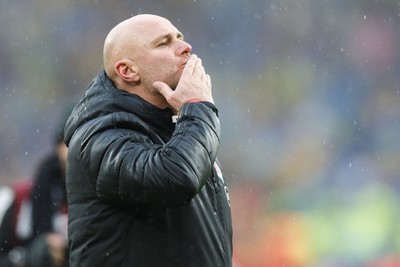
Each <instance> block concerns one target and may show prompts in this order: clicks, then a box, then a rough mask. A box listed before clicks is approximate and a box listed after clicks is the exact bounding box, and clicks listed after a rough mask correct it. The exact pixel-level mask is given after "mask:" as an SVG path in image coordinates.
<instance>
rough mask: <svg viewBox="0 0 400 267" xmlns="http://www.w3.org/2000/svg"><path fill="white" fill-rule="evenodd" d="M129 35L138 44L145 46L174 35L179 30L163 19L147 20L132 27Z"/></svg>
mask: <svg viewBox="0 0 400 267" xmlns="http://www.w3.org/2000/svg"><path fill="white" fill-rule="evenodd" d="M130 32H131V34H132V36H133V38H134V39H136V41H138V43H139V44H141V45H144V46H147V45H150V44H151V43H152V42H153V41H155V40H157V39H158V38H160V37H162V36H166V35H169V34H172V35H176V34H177V33H180V32H179V30H178V29H177V28H176V27H175V26H174V25H172V23H171V22H170V21H169V20H167V19H164V18H161V17H155V18H148V19H144V20H142V21H138V22H137V23H135V24H133V25H132V28H131V31H130Z"/></svg>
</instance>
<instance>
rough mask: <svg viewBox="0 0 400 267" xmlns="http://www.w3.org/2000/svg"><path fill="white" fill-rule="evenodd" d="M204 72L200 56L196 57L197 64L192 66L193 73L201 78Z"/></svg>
mask: <svg viewBox="0 0 400 267" xmlns="http://www.w3.org/2000/svg"><path fill="white" fill-rule="evenodd" d="M204 74H205V70H204V67H203V64H202V61H201V59H200V58H198V59H197V64H196V66H195V68H194V71H193V75H195V76H198V77H200V78H201V79H203V75H204Z"/></svg>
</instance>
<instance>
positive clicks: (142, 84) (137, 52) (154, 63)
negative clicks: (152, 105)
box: [103, 14, 192, 95]
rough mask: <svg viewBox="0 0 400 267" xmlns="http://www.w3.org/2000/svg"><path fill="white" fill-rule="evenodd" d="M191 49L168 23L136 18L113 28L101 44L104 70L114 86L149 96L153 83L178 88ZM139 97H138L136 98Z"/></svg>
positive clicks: (153, 16)
mask: <svg viewBox="0 0 400 267" xmlns="http://www.w3.org/2000/svg"><path fill="white" fill-rule="evenodd" d="M191 50H192V47H191V46H190V45H189V44H188V43H186V42H185V41H184V39H183V35H182V33H180V32H179V31H178V29H177V28H176V27H175V26H173V25H172V24H171V22H170V21H168V20H167V19H165V18H163V17H160V16H156V15H149V14H143V15H137V16H134V17H132V18H130V19H127V20H125V21H123V22H121V23H120V24H118V25H117V26H115V27H114V28H113V29H112V30H111V31H110V33H109V34H108V36H107V38H106V40H105V43H104V51H103V57H104V67H105V70H106V73H107V75H108V76H109V77H110V78H111V79H112V80H113V82H114V83H115V85H116V86H117V87H118V88H120V89H124V90H126V91H130V92H132V89H134V91H135V93H137V92H138V90H139V92H140V91H143V90H144V89H145V90H146V91H147V92H146V94H148V93H153V94H156V93H155V92H152V85H153V83H154V81H162V82H165V83H166V84H168V85H169V86H170V87H171V88H175V87H176V85H177V84H178V81H179V79H180V76H181V74H182V70H183V68H184V66H185V64H186V61H187V59H188V58H189V53H190V51H191ZM139 95H140V94H139Z"/></svg>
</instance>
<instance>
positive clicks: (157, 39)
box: [150, 32, 184, 46]
mask: <svg viewBox="0 0 400 267" xmlns="http://www.w3.org/2000/svg"><path fill="white" fill-rule="evenodd" d="M173 36H174V34H172V33H167V34H165V35H161V36H159V37H157V38H156V39H154V40H153V41H152V42H151V43H150V45H152V46H156V45H157V44H158V43H159V42H161V41H162V40H164V39H168V40H170V39H172V37H173ZM176 38H178V39H182V40H183V39H184V36H183V34H182V33H180V32H177V33H176Z"/></svg>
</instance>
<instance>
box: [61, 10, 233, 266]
mask: <svg viewBox="0 0 400 267" xmlns="http://www.w3.org/2000/svg"><path fill="white" fill-rule="evenodd" d="M191 50H192V47H191V46H190V45H189V44H188V43H187V42H186V41H185V40H184V36H183V34H182V33H181V32H180V31H179V30H178V29H177V28H176V27H175V26H174V25H172V24H171V22H170V21H168V20H167V19H165V18H162V17H159V16H155V15H148V14H146V15H138V16H134V17H132V18H130V19H128V20H125V21H123V22H121V23H120V24H118V25H117V26H116V27H114V28H113V29H112V30H111V31H110V32H109V34H108V35H107V37H106V39H105V42H104V53H103V57H104V58H103V60H104V70H103V71H101V72H100V73H99V74H98V75H97V76H96V77H95V78H94V79H93V81H92V82H91V83H90V85H89V88H88V89H87V91H86V93H85V95H84V96H83V98H82V99H81V100H80V102H79V103H78V104H77V105H76V107H75V108H74V110H73V112H72V114H71V116H70V117H69V119H68V121H67V124H66V127H65V142H66V144H67V146H68V148H69V150H68V164H67V192H68V208H69V210H68V213H69V215H68V216H69V224H68V239H69V240H68V242H69V248H70V266H71V267H74V266H90V267H94V266H110V267H115V266H118V267H124V266H126V267H132V266H149V267H155V266H163V267H168V266H171V267H172V266H174V267H177V266H185V267H188V266H199V267H200V266H202V267H204V266H206V267H215V266H228V267H229V266H232V263H231V262H232V261H231V258H232V225H231V214H230V203H229V196H228V188H227V186H226V183H225V180H224V177H223V175H222V171H221V166H220V165H219V162H218V160H217V151H218V146H219V140H220V122H219V119H218V111H217V108H216V107H215V105H214V100H213V97H212V90H211V79H210V76H209V75H208V74H207V73H206V72H205V70H204V67H203V65H202V62H201V59H200V58H199V57H197V56H196V55H194V54H192V55H191V54H190V52H191Z"/></svg>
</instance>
